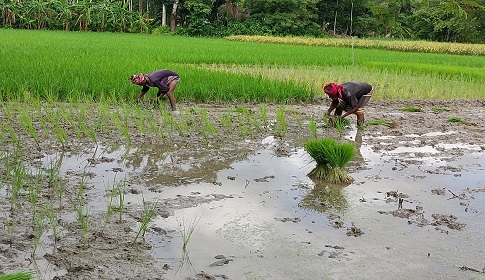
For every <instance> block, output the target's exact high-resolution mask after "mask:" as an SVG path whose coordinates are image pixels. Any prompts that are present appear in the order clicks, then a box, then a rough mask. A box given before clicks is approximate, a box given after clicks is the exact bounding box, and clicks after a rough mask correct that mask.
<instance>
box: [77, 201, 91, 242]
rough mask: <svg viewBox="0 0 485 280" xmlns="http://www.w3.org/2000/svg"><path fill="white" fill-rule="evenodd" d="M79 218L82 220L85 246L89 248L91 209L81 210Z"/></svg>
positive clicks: (80, 221)
mask: <svg viewBox="0 0 485 280" xmlns="http://www.w3.org/2000/svg"><path fill="white" fill-rule="evenodd" d="M78 218H81V219H80V220H79V223H80V224H81V229H82V238H83V246H84V248H87V247H88V245H89V208H87V207H84V208H81V216H80V217H78Z"/></svg>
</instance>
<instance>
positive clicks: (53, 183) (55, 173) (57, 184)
mask: <svg viewBox="0 0 485 280" xmlns="http://www.w3.org/2000/svg"><path fill="white" fill-rule="evenodd" d="M63 160H64V155H63V154H61V155H59V156H57V157H56V158H54V159H53V160H52V161H51V162H50V163H49V168H47V177H48V179H49V181H48V186H49V188H51V189H52V191H53V197H57V199H58V202H59V209H62V197H63V195H64V192H65V185H64V183H63V182H62V180H61V167H62V161H63Z"/></svg>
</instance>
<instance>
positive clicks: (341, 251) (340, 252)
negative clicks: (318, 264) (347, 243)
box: [318, 245, 355, 261]
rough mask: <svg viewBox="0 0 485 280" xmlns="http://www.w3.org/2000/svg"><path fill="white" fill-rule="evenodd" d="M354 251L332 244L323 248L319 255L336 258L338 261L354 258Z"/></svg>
mask: <svg viewBox="0 0 485 280" xmlns="http://www.w3.org/2000/svg"><path fill="white" fill-rule="evenodd" d="M353 254H355V253H354V252H345V248H344V247H342V246H332V245H325V249H324V250H322V251H321V252H320V253H318V255H319V256H320V257H327V258H329V259H336V260H338V261H340V260H344V261H350V260H352V255H353Z"/></svg>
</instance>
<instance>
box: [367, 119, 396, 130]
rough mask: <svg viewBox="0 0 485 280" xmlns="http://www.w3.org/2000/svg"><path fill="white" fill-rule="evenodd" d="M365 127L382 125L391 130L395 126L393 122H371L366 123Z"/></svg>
mask: <svg viewBox="0 0 485 280" xmlns="http://www.w3.org/2000/svg"><path fill="white" fill-rule="evenodd" d="M366 125H384V126H387V127H391V128H393V127H395V126H396V125H395V124H394V123H393V122H391V121H386V120H372V121H368V122H367V123H366Z"/></svg>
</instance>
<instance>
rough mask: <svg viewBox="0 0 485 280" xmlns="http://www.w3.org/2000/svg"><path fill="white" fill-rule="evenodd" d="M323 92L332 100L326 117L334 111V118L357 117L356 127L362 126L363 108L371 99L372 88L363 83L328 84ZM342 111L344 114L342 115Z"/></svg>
mask: <svg viewBox="0 0 485 280" xmlns="http://www.w3.org/2000/svg"><path fill="white" fill-rule="evenodd" d="M323 91H324V92H325V93H326V94H327V95H328V97H330V98H331V99H332V104H330V107H329V108H328V110H327V113H326V115H327V117H329V116H330V113H332V111H333V110H335V114H334V115H335V116H337V117H339V118H345V117H346V116H348V115H350V114H356V115H357V125H358V126H362V125H363V124H364V109H363V108H364V106H365V105H366V104H367V103H368V102H369V100H370V98H371V97H372V86H371V85H369V84H367V83H363V82H346V83H343V84H336V83H328V84H326V85H325V86H324V87H323ZM342 111H345V114H343V115H342Z"/></svg>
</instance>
